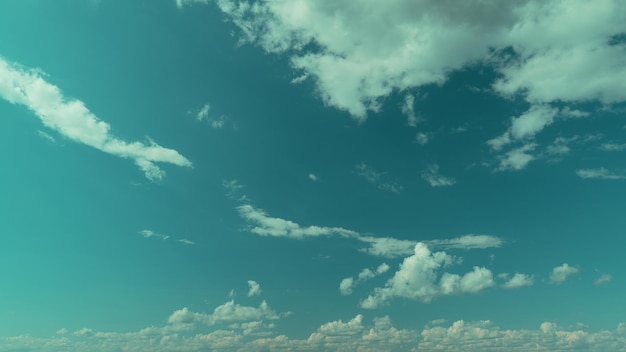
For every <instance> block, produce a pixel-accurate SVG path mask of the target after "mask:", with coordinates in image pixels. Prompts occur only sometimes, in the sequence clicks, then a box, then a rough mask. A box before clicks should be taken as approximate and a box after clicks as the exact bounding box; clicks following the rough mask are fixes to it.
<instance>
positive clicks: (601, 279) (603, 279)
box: [593, 274, 613, 286]
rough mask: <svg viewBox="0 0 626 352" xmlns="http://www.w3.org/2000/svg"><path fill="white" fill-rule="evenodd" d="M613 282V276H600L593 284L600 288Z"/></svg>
mask: <svg viewBox="0 0 626 352" xmlns="http://www.w3.org/2000/svg"><path fill="white" fill-rule="evenodd" d="M611 280H613V275H611V274H602V275H600V277H599V278H597V279H596V280H595V281H594V282H593V284H594V285H596V286H600V285H603V284H606V283H607V282H610V281H611Z"/></svg>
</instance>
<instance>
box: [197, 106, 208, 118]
mask: <svg viewBox="0 0 626 352" xmlns="http://www.w3.org/2000/svg"><path fill="white" fill-rule="evenodd" d="M209 110H211V105H209V104H204V106H203V107H202V108H201V109H200V110H198V112H197V113H196V119H197V120H198V121H202V120H207V119H208V118H209Z"/></svg>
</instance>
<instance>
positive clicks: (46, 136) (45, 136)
mask: <svg viewBox="0 0 626 352" xmlns="http://www.w3.org/2000/svg"><path fill="white" fill-rule="evenodd" d="M37 135H38V136H39V137H41V138H43V139H45V140H47V141H48V142H50V143H56V142H57V140H56V139H54V137H52V136H51V135H50V134H49V133H46V132H44V131H41V130H38V131H37Z"/></svg>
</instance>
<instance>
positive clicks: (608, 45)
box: [177, 0, 626, 123]
mask: <svg viewBox="0 0 626 352" xmlns="http://www.w3.org/2000/svg"><path fill="white" fill-rule="evenodd" d="M191 2H207V1H205V0H186V1H185V0H177V3H178V5H179V7H182V5H183V4H184V3H191ZM216 3H217V5H218V6H219V8H220V9H221V10H222V11H223V12H224V13H225V14H226V15H227V16H228V18H229V19H230V20H231V21H232V22H233V23H234V24H235V25H237V26H238V27H239V29H240V30H241V35H242V40H243V41H247V42H252V43H256V44H258V45H260V46H261V47H262V48H263V49H264V50H266V51H268V52H272V53H283V54H285V55H288V56H289V57H290V60H291V65H292V67H293V68H294V69H295V70H297V71H301V72H302V75H301V77H300V78H299V79H297V81H301V80H302V79H306V78H309V77H310V78H312V79H314V80H315V83H316V85H317V90H318V92H319V94H320V96H321V98H322V99H323V100H324V102H325V103H326V104H328V105H331V106H334V107H336V108H338V109H342V110H345V111H347V112H348V113H350V114H351V115H352V116H354V117H356V118H358V119H364V118H365V116H366V114H367V112H368V110H369V111H377V110H378V109H380V105H381V104H380V103H381V100H382V99H383V98H384V97H386V96H387V95H389V94H390V93H391V92H393V91H394V90H396V91H406V90H408V89H410V88H413V87H419V86H422V85H426V84H432V83H437V84H441V83H443V82H444V81H445V80H446V79H447V76H448V74H449V73H450V72H452V71H454V70H458V69H461V68H463V67H465V66H468V65H472V64H473V63H475V62H478V61H483V62H487V63H491V64H493V65H494V66H495V67H496V69H497V70H498V71H499V72H500V73H501V75H502V77H501V78H500V79H499V80H498V81H496V82H495V84H494V86H493V89H494V90H495V91H496V92H498V93H499V94H502V95H505V96H511V95H514V94H521V95H522V96H523V97H524V98H525V99H526V100H527V101H528V102H529V103H531V104H549V103H551V102H556V101H559V102H578V101H590V100H598V101H600V102H602V103H613V102H620V101H624V100H626V93H625V92H626V89H625V88H626V83H624V82H626V73H625V72H626V70H624V66H625V64H624V57H625V56H626V54H625V50H624V47H623V45H616V44H615V43H612V42H611V38H612V37H613V36H615V35H618V34H620V33H623V32H625V31H626V30H625V27H626V26H625V25H624V21H623V17H622V15H621V14H622V13H623V11H624V6H625V5H624V4H623V2H621V1H619V0H601V1H594V2H591V1H588V0H571V1H558V0H549V1H532V0H515V1H507V2H506V3H504V4H503V3H501V2H496V1H478V0H474V1H464V2H462V3H458V2H441V1H432V0H418V1H410V0H399V1H394V2H392V3H385V4H382V3H380V4H377V3H372V2H371V1H368V0H355V1H351V2H336V1H331V0H321V1H320V0H299V1H287V0H277V1H239V0H216ZM372 13H375V14H376V16H372V15H371V14H372ZM307 44H314V45H307ZM504 48H509V49H511V50H512V52H513V54H512V55H510V56H509V57H508V58H507V59H502V55H500V52H501V49H504ZM494 52H495V53H496V54H495V55H494ZM407 96H410V95H407ZM404 110H405V113H407V112H408V108H405V109H404ZM408 115H409V117H410V114H408ZM411 121H412V119H411V118H409V123H411Z"/></svg>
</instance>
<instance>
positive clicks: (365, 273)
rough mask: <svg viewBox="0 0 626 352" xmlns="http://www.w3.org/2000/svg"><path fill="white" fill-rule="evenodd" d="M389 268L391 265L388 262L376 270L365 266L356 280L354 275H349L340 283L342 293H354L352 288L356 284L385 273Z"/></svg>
mask: <svg viewBox="0 0 626 352" xmlns="http://www.w3.org/2000/svg"><path fill="white" fill-rule="evenodd" d="M388 270H389V265H387V263H382V264H380V265H379V266H378V267H377V268H376V270H371V269H369V268H365V269H363V270H361V272H360V273H359V275H357V278H356V280H355V279H354V278H352V277H347V278H345V279H343V280H341V282H340V283H339V292H341V294H342V295H349V294H351V293H352V289H353V288H354V286H356V285H358V284H360V283H363V282H365V281H367V280H369V279H372V278H374V277H376V276H378V275H380V274H384V273H386V272H387V271H388Z"/></svg>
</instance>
